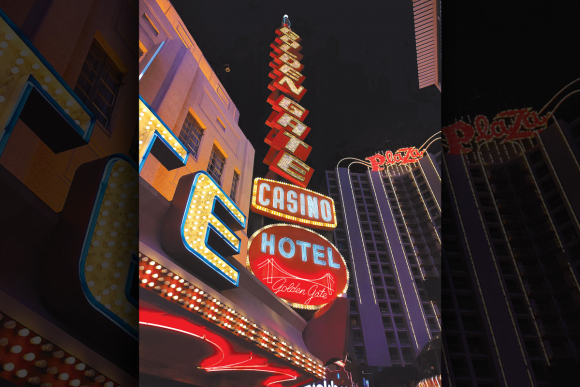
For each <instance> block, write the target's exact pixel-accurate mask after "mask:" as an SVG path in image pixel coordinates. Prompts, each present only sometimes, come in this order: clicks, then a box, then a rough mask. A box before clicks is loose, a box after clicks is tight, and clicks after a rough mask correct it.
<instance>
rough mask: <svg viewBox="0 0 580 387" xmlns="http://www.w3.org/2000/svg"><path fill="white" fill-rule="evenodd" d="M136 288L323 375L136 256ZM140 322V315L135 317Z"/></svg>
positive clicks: (317, 366)
mask: <svg viewBox="0 0 580 387" xmlns="http://www.w3.org/2000/svg"><path fill="white" fill-rule="evenodd" d="M140 258H141V260H140V266H139V285H140V286H141V287H142V288H144V289H149V290H150V291H154V292H156V293H157V294H159V296H160V297H163V298H165V299H166V300H167V301H169V302H172V303H174V304H175V305H180V306H181V307H182V308H184V309H185V310H187V311H190V312H192V313H197V314H198V315H199V317H201V318H203V319H205V320H206V321H207V322H208V323H211V324H213V325H214V326H215V327H219V328H221V329H225V330H227V331H229V332H230V333H231V334H233V335H235V336H237V337H238V338H241V339H244V340H246V341H247V342H249V343H252V344H254V345H256V346H257V347H258V348H261V349H263V350H266V351H269V352H270V353H271V354H273V355H275V356H277V357H278V358H280V359H282V360H285V361H288V362H290V363H292V365H296V366H298V367H300V368H302V369H303V370H304V371H308V372H310V373H312V374H314V375H316V376H318V377H319V378H321V377H323V375H324V366H323V365H322V363H319V362H317V361H316V360H313V359H312V358H311V357H309V356H307V355H306V354H305V353H303V352H300V350H298V349H297V348H296V347H293V346H292V345H291V344H290V343H289V342H286V340H285V339H283V338H282V337H277V336H275V335H273V334H272V333H270V332H268V331H267V330H266V329H264V328H263V327H260V326H259V325H258V324H256V323H254V322H253V321H251V320H249V319H248V318H246V316H244V315H242V314H241V313H239V312H237V311H236V310H234V309H232V308H231V307H230V306H228V305H227V304H224V303H223V302H221V301H218V300H217V299H216V298H214V297H213V296H212V295H211V294H208V293H207V292H205V291H203V290H202V289H200V288H198V287H197V286H195V285H193V284H191V283H189V282H187V281H185V279H183V278H180V277H179V276H178V275H176V274H175V273H172V272H171V271H169V270H168V269H167V268H166V267H164V266H162V265H160V264H158V263H157V262H155V261H153V260H151V259H150V258H148V257H146V256H145V255H143V254H140ZM139 317H140V318H141V321H143V320H142V317H143V314H140V316H139Z"/></svg>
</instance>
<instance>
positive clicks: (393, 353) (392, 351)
mask: <svg viewBox="0 0 580 387" xmlns="http://www.w3.org/2000/svg"><path fill="white" fill-rule="evenodd" d="M389 355H390V357H391V362H393V363H399V362H400V361H401V358H400V357H399V350H398V349H397V348H393V347H391V348H389Z"/></svg>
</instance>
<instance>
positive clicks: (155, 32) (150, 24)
mask: <svg viewBox="0 0 580 387" xmlns="http://www.w3.org/2000/svg"><path fill="white" fill-rule="evenodd" d="M143 20H145V22H146V23H147V24H148V25H149V27H151V31H152V32H153V34H154V35H155V36H157V35H159V30H158V29H157V28H155V25H154V24H153V22H152V21H151V19H149V16H147V14H145V13H144V14H143Z"/></svg>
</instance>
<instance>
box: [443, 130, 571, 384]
mask: <svg viewBox="0 0 580 387" xmlns="http://www.w3.org/2000/svg"><path fill="white" fill-rule="evenodd" d="M579 124H580V121H579V120H578V119H577V120H575V121H573V122H570V123H567V122H564V121H562V120H558V121H556V120H555V119H550V125H549V126H548V127H547V128H546V129H545V130H543V131H541V132H540V133H539V135H537V136H534V137H530V138H525V139H520V140H514V141H505V142H503V143H500V141H499V140H495V141H488V142H486V143H482V144H480V145H479V146H477V145H473V146H472V148H471V149H472V150H471V151H468V152H467V153H464V154H455V155H453V154H445V156H444V162H443V175H444V179H443V181H444V187H443V203H442V206H443V232H444V234H443V241H444V243H443V245H444V259H443V268H442V270H443V276H442V315H443V324H444V326H445V335H444V353H445V360H446V362H447V364H446V367H444V369H445V370H446V371H447V372H449V379H448V382H449V383H450V385H455V386H458V387H467V386H470V387H471V386H476V385H477V386H507V385H526V386H548V385H554V386H555V385H563V384H562V383H563V382H564V381H565V380H567V378H568V377H570V376H571V373H573V372H574V371H573V370H574V366H573V364H577V363H576V362H577V359H578V356H579V355H578V349H579V347H578V345H579V341H578V340H579V332H580V331H579V329H578V327H579V321H580V320H579V316H578V312H577V311H578V305H579V301H580V293H579V290H580V289H579V287H578V265H579V261H578V257H580V254H579V253H578V251H579V248H580V244H579V240H578V235H579V228H578V211H579V209H580V203H579V201H578V196H577V195H576V194H575V193H576V192H577V191H578V188H579V187H578V182H579V181H580V179H579V177H580V176H579V175H578V173H579V171H578V168H577V167H578V155H579V153H578V146H577V145H578V137H579V133H580V130H579V128H580V125H579ZM445 378H446V377H445V376H444V380H445ZM452 381H453V382H452Z"/></svg>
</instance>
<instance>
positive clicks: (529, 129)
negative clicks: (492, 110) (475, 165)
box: [442, 108, 548, 155]
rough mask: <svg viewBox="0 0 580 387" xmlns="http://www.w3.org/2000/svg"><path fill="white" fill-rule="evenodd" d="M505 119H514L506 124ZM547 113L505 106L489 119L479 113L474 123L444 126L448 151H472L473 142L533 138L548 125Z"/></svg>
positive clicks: (453, 152) (454, 152)
mask: <svg viewBox="0 0 580 387" xmlns="http://www.w3.org/2000/svg"><path fill="white" fill-rule="evenodd" d="M506 119H509V120H510V121H511V124H510V122H508V123H507V124H506ZM547 123H548V116H547V115H544V116H543V117H540V116H539V115H538V113H537V112H535V111H532V110H531V108H527V109H514V110H506V111H504V112H501V113H499V114H497V115H496V116H495V118H494V120H493V121H492V122H491V123H490V122H489V119H488V118H487V117H486V116H484V115H478V116H477V117H475V119H474V120H473V125H471V124H468V123H467V122H465V121H459V122H456V123H454V124H453V125H449V126H446V127H445V128H443V129H442V132H443V135H444V136H445V138H446V139H447V145H448V148H449V149H448V152H447V153H449V154H454V155H456V154H466V153H470V152H471V151H472V150H473V148H472V144H473V143H475V144H478V143H486V142H490V141H493V140H496V139H497V140H501V143H502V144H503V143H505V142H508V141H514V140H522V139H525V138H532V137H534V136H536V135H538V133H540V132H541V131H543V130H544V129H545V128H546V124H547Z"/></svg>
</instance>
